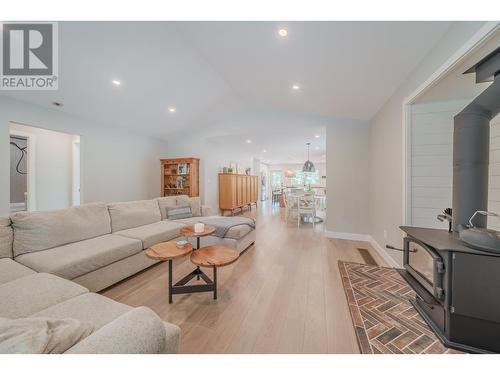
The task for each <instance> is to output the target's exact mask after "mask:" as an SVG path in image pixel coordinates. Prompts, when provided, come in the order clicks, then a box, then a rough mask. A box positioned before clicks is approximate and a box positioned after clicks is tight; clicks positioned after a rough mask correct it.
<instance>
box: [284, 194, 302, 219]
mask: <svg viewBox="0 0 500 375" xmlns="http://www.w3.org/2000/svg"><path fill="white" fill-rule="evenodd" d="M284 198H285V220H286V222H288V221H289V219H290V216H291V215H292V214H293V213H294V212H297V216H299V215H298V207H299V204H298V197H297V196H296V195H293V194H285V195H284Z"/></svg>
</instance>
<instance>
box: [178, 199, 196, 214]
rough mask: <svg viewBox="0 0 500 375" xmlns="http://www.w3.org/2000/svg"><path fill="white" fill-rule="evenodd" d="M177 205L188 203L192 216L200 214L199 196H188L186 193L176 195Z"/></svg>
mask: <svg viewBox="0 0 500 375" xmlns="http://www.w3.org/2000/svg"><path fill="white" fill-rule="evenodd" d="M176 204H177V205H186V204H187V205H189V206H190V207H191V212H192V213H193V216H201V200H200V197H189V196H187V195H177V196H176Z"/></svg>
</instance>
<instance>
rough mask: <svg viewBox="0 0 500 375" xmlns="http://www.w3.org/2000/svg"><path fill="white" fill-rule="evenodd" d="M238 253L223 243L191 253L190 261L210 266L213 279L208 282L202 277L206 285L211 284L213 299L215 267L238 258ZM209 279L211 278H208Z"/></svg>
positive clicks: (202, 265) (215, 285) (215, 291)
mask: <svg viewBox="0 0 500 375" xmlns="http://www.w3.org/2000/svg"><path fill="white" fill-rule="evenodd" d="M239 256H240V253H239V252H238V251H237V250H235V249H233V248H231V247H229V246H224V245H214V246H206V247H202V248H201V249H198V250H195V251H193V252H192V253H191V262H192V263H193V264H195V265H197V266H198V267H210V268H212V269H213V272H214V279H213V281H212V282H211V283H210V282H209V281H208V280H206V279H205V278H203V279H204V280H205V281H206V282H207V285H210V284H211V285H212V286H213V292H214V299H217V268H218V267H224V266H227V265H229V264H231V263H234V262H236V261H237V260H238V258H239ZM210 281H211V280H210Z"/></svg>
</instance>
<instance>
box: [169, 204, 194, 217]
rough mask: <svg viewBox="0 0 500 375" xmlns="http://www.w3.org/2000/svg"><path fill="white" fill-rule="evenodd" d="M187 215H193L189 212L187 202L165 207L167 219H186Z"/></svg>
mask: <svg viewBox="0 0 500 375" xmlns="http://www.w3.org/2000/svg"><path fill="white" fill-rule="evenodd" d="M189 217H193V214H192V213H191V206H190V205H189V204H187V205H182V204H181V205H179V206H174V207H167V219H168V220H177V219H186V218H189Z"/></svg>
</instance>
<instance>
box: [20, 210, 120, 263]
mask: <svg viewBox="0 0 500 375" xmlns="http://www.w3.org/2000/svg"><path fill="white" fill-rule="evenodd" d="M11 220H12V227H13V228H14V256H19V255H21V254H26V253H32V252H35V251H41V250H46V249H51V248H53V247H56V246H61V245H65V244H68V243H72V242H77V241H82V240H86V239H89V238H93V237H98V236H102V235H104V234H108V233H111V223H110V219H109V213H108V209H107V207H106V205H105V204H103V203H92V204H85V205H82V206H73V207H70V208H66V209H63V210H57V211H50V212H16V213H14V214H12V216H11Z"/></svg>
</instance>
